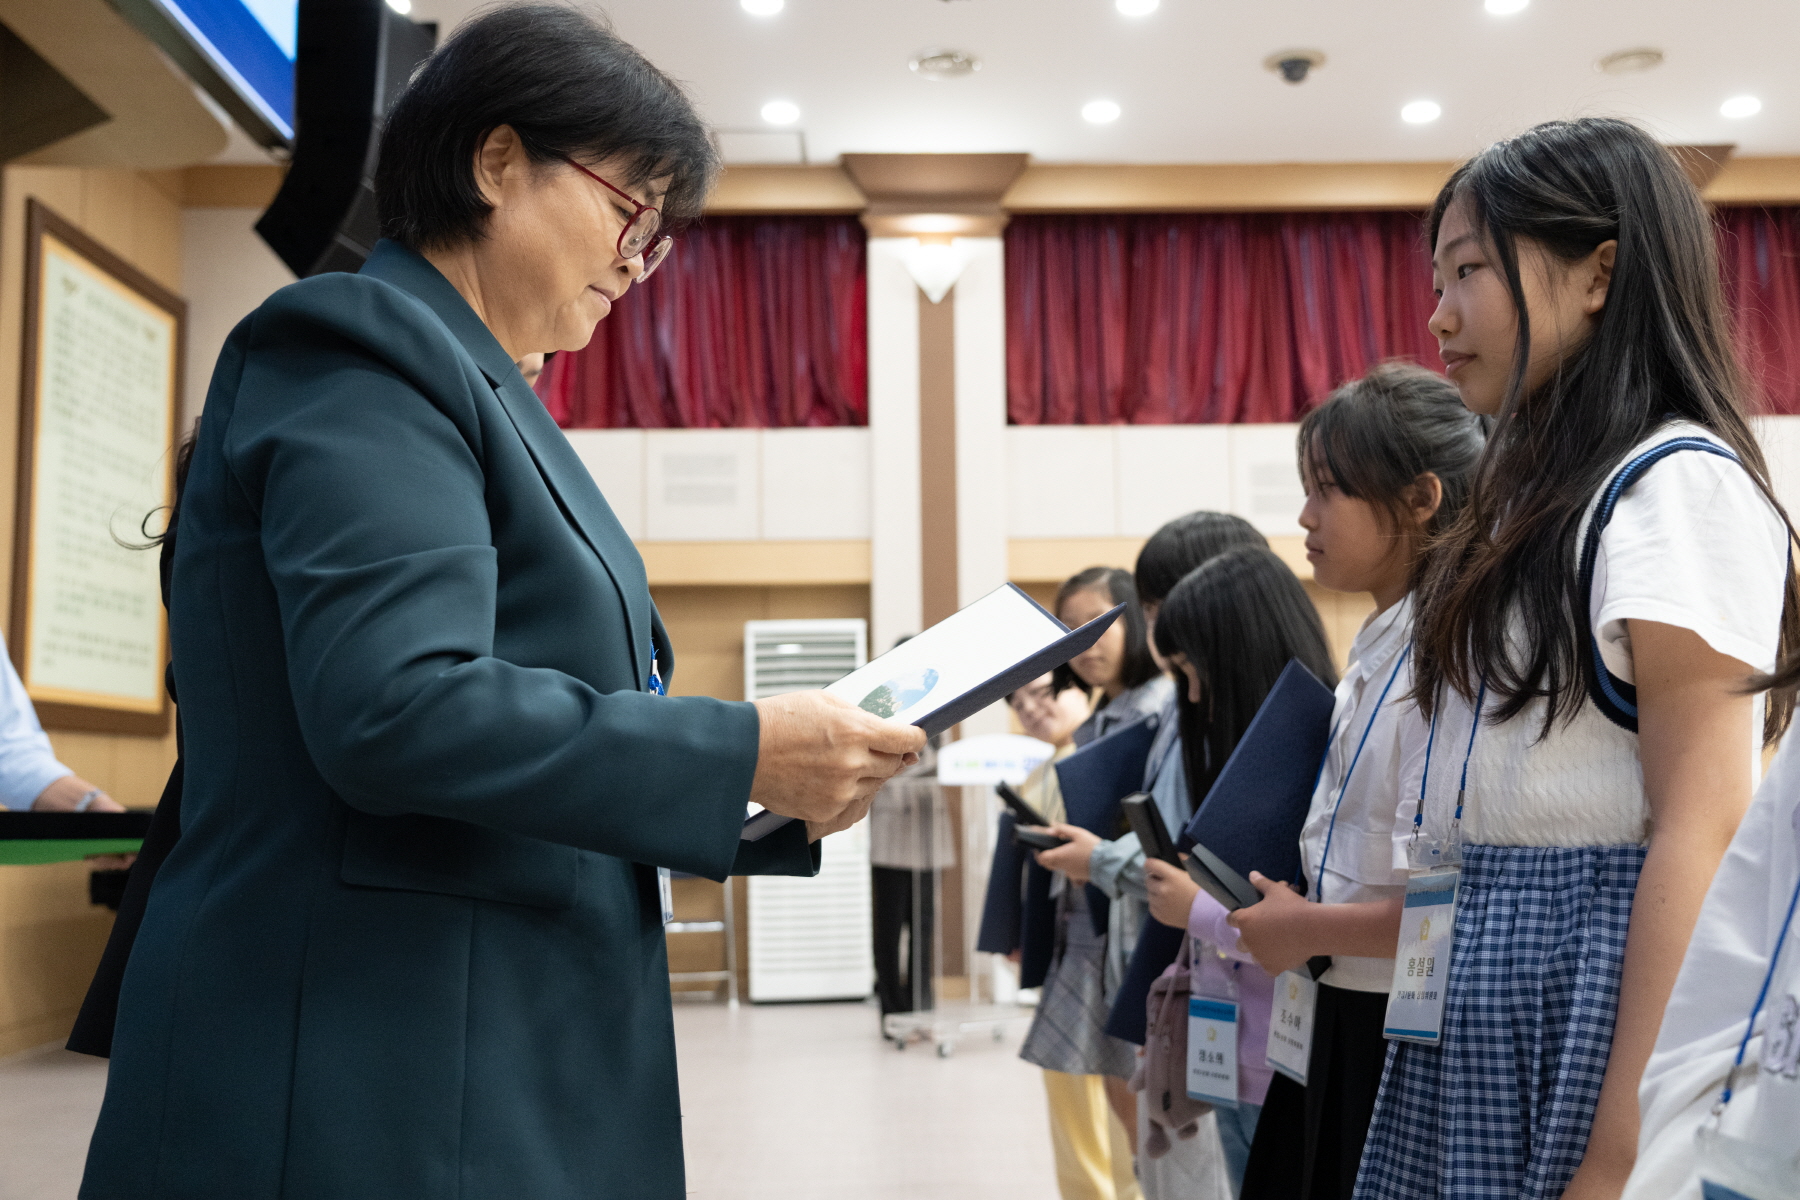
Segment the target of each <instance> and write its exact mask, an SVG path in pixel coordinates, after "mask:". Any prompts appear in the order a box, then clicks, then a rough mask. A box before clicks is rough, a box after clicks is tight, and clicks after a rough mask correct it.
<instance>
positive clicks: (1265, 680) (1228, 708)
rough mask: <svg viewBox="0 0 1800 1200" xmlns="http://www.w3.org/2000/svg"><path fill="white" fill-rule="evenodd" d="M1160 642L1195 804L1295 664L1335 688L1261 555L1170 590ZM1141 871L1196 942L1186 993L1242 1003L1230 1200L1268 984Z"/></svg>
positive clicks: (1299, 605)
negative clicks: (1173, 677)
mask: <svg viewBox="0 0 1800 1200" xmlns="http://www.w3.org/2000/svg"><path fill="white" fill-rule="evenodd" d="M1156 645H1157V649H1158V650H1160V651H1161V653H1162V655H1163V657H1164V658H1166V659H1168V660H1169V662H1170V663H1171V664H1173V665H1174V667H1175V669H1176V670H1177V671H1178V672H1179V675H1178V676H1177V678H1178V683H1177V687H1176V694H1177V695H1178V696H1179V697H1180V701H1179V705H1178V709H1177V713H1178V715H1177V722H1178V724H1179V726H1180V728H1181V753H1182V758H1183V765H1184V767H1185V770H1186V773H1187V781H1188V793H1189V796H1190V798H1191V800H1190V803H1191V806H1192V807H1198V806H1199V804H1200V802H1201V801H1202V800H1204V799H1205V797H1206V794H1207V792H1209V791H1210V790H1212V785H1213V781H1214V780H1215V779H1217V778H1218V774H1219V771H1220V770H1221V769H1223V768H1224V766H1225V761H1226V760H1227V759H1229V758H1230V757H1231V752H1232V751H1233V750H1234V749H1236V748H1237V744H1238V742H1239V741H1240V740H1241V739H1242V738H1243V736H1244V731H1245V730H1247V729H1248V728H1249V727H1250V722H1251V720H1252V719H1254V718H1255V716H1256V711H1257V709H1259V708H1261V707H1262V702H1263V700H1264V699H1265V698H1266V697H1267V696H1268V694H1269V689H1270V688H1272V687H1274V686H1275V680H1276V679H1277V678H1279V677H1280V675H1281V672H1282V671H1283V670H1285V669H1286V668H1287V665H1288V663H1289V662H1290V661H1293V660H1295V659H1298V660H1299V661H1300V663H1301V665H1303V666H1304V667H1306V669H1307V670H1309V671H1311V672H1312V673H1313V674H1314V675H1316V676H1318V677H1319V679H1321V680H1322V681H1324V682H1325V683H1326V684H1328V685H1329V684H1332V683H1335V682H1336V680H1337V673H1336V672H1335V671H1334V670H1333V669H1332V665H1331V653H1330V651H1329V650H1328V649H1327V647H1326V643H1325V627H1324V626H1323V624H1321V623H1320V621H1319V613H1318V610H1317V609H1316V608H1314V607H1313V603H1312V601H1311V600H1310V599H1308V598H1307V595H1306V589H1305V588H1303V587H1301V586H1300V581H1299V580H1298V579H1297V578H1295V576H1294V573H1293V571H1291V570H1290V569H1289V568H1288V566H1287V564H1285V563H1283V562H1282V561H1281V559H1279V558H1277V557H1276V556H1275V554H1274V553H1273V552H1271V551H1269V550H1267V549H1263V548H1260V547H1244V548H1241V549H1236V550H1229V551H1227V552H1225V553H1224V554H1221V555H1219V556H1218V557H1217V558H1214V559H1212V560H1211V561H1209V562H1208V563H1206V564H1205V565H1204V566H1202V567H1199V568H1197V569H1195V570H1194V571H1193V572H1191V573H1190V574H1188V575H1187V576H1186V577H1185V578H1183V579H1182V581H1181V582H1180V583H1178V584H1176V585H1175V589H1174V590H1173V591H1172V592H1170V593H1169V596H1168V599H1167V600H1165V601H1164V602H1163V604H1162V608H1161V610H1160V611H1159V612H1158V613H1157V618H1156ZM1144 872H1145V876H1146V885H1147V887H1148V891H1149V897H1150V913H1151V915H1152V916H1153V917H1155V918H1156V919H1157V920H1158V921H1161V922H1162V923H1163V924H1165V925H1172V926H1175V927H1177V928H1185V929H1186V930H1187V931H1188V933H1189V934H1190V935H1191V936H1192V937H1193V938H1194V939H1195V945H1194V947H1193V952H1192V962H1193V968H1192V970H1193V979H1192V989H1193V990H1192V994H1193V995H1195V996H1198V997H1206V998H1212V999H1219V1000H1225V1001H1229V1002H1232V1003H1235V1004H1236V1005H1237V1011H1238V1022H1237V1028H1238V1046H1237V1072H1238V1103H1237V1105H1236V1106H1235V1107H1230V1106H1224V1105H1221V1106H1219V1107H1218V1108H1217V1110H1216V1112H1217V1119H1218V1126H1219V1140H1220V1143H1221V1144H1222V1146H1223V1147H1224V1151H1225V1163H1226V1170H1227V1173H1228V1174H1229V1176H1230V1181H1231V1187H1232V1191H1233V1193H1234V1194H1235V1193H1236V1191H1237V1188H1238V1186H1239V1185H1240V1184H1241V1183H1242V1181H1243V1176H1244V1164H1245V1161H1246V1159H1247V1158H1248V1156H1249V1153H1250V1143H1251V1140H1252V1139H1253V1138H1254V1137H1255V1135H1256V1122H1257V1117H1258V1114H1259V1113H1260V1112H1261V1109H1262V1103H1263V1096H1264V1093H1265V1092H1267V1091H1268V1087H1269V1074H1270V1072H1269V1067H1268V1063H1267V1060H1266V1058H1265V1055H1264V1051H1265V1049H1266V1047H1267V1045H1268V1039H1269V1004H1270V1000H1271V998H1272V996H1273V989H1274V984H1275V980H1274V977H1273V976H1271V975H1269V974H1268V973H1267V972H1265V971H1263V969H1262V968H1261V967H1259V966H1257V965H1256V961H1255V959H1253V958H1252V957H1251V955H1250V952H1249V951H1248V950H1246V949H1244V948H1243V946H1242V944H1241V943H1240V942H1239V939H1238V933H1237V930H1235V929H1233V928H1231V927H1230V926H1229V925H1228V924H1226V920H1225V919H1226V916H1227V915H1228V914H1227V913H1226V910H1225V908H1224V907H1223V906H1222V905H1221V904H1219V902H1218V901H1216V900H1214V899H1213V898H1212V897H1211V896H1209V895H1207V894H1206V893H1204V892H1202V891H1201V890H1200V889H1199V887H1198V886H1196V885H1195V884H1194V883H1193V881H1192V880H1190V879H1189V878H1188V877H1187V875H1186V873H1185V872H1182V871H1180V870H1178V869H1176V868H1173V867H1170V866H1168V864H1166V863H1161V862H1146V863H1145V864H1144Z"/></svg>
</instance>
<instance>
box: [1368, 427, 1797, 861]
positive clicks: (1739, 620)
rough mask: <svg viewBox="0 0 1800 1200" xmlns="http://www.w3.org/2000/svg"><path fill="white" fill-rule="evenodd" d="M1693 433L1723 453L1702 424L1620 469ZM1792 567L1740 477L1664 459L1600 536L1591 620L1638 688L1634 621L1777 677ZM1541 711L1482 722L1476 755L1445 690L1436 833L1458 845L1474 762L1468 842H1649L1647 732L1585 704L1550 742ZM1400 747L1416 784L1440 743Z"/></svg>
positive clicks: (1675, 433)
mask: <svg viewBox="0 0 1800 1200" xmlns="http://www.w3.org/2000/svg"><path fill="white" fill-rule="evenodd" d="M1695 436H1698V437H1706V438H1708V439H1709V440H1711V441H1714V442H1718V439H1717V438H1714V437H1712V435H1711V434H1709V433H1707V432H1706V431H1704V430H1703V429H1701V428H1700V427H1699V426H1697V425H1692V424H1688V423H1685V422H1681V423H1675V424H1670V425H1666V426H1664V427H1663V428H1661V429H1659V430H1658V431H1657V432H1656V433H1655V434H1654V435H1653V436H1652V437H1649V438H1646V439H1645V440H1644V441H1643V442H1640V443H1639V444H1638V445H1637V446H1635V447H1633V448H1632V450H1631V451H1630V452H1629V453H1628V454H1627V455H1626V456H1625V458H1624V459H1621V460H1620V462H1619V464H1618V466H1623V465H1624V463H1625V462H1626V461H1629V460H1630V459H1632V458H1635V457H1637V456H1638V455H1639V454H1640V453H1642V452H1643V451H1645V450H1647V449H1649V448H1650V447H1652V446H1654V445H1657V444H1659V443H1661V442H1664V441H1667V440H1669V439H1671V438H1676V437H1695ZM1719 444H1721V445H1722V444H1723V443H1719ZM1616 470H1617V467H1615V471H1616ZM1609 478H1610V475H1609ZM1597 499H1598V498H1596V503H1597ZM1594 507H1595V505H1594V504H1590V506H1589V515H1590V517H1591V515H1592V512H1593V509H1594ZM1585 529H1586V522H1585V521H1584V522H1583V530H1584V531H1585ZM1579 544H1580V543H1579V541H1577V546H1579ZM1787 561H1788V560H1787V527H1786V526H1785V525H1784V524H1783V523H1782V520H1781V517H1780V515H1779V514H1778V513H1776V511H1775V508H1774V506H1773V505H1772V504H1770V503H1769V501H1768V499H1767V498H1766V497H1765V496H1764V495H1763V494H1762V491H1761V489H1759V488H1758V487H1757V486H1756V483H1755V481H1754V480H1752V479H1751V478H1750V475H1749V473H1748V472H1747V471H1745V470H1744V468H1743V467H1741V466H1739V465H1738V464H1737V463H1735V462H1733V461H1732V460H1730V459H1728V458H1723V457H1720V456H1719V455H1716V454H1709V453H1706V452H1705V451H1700V450H1683V451H1679V452H1677V453H1674V454H1671V455H1669V456H1668V457H1666V458H1664V459H1662V460H1661V461H1660V462H1658V463H1656V464H1655V465H1654V466H1652V467H1651V468H1650V469H1649V470H1648V471H1647V472H1646V473H1645V474H1644V475H1643V476H1641V477H1640V478H1639V479H1638V481H1637V482H1636V483H1635V484H1633V485H1632V486H1631V487H1629V488H1627V489H1626V490H1625V491H1624V493H1622V494H1621V496H1620V498H1619V502H1618V504H1617V505H1616V507H1615V508H1614V510H1613V518H1612V521H1611V523H1610V524H1608V525H1607V527H1606V528H1605V530H1604V531H1602V533H1601V535H1600V553H1599V557H1598V558H1597V560H1596V565H1595V570H1594V589H1593V596H1592V603H1591V607H1590V616H1591V619H1592V629H1593V632H1594V636H1595V637H1596V638H1598V639H1599V641H1600V646H1601V655H1602V657H1603V659H1604V660H1605V662H1606V664H1607V666H1608V668H1609V669H1610V670H1611V671H1612V673H1613V674H1615V675H1617V676H1619V677H1620V678H1621V679H1624V680H1627V681H1630V680H1632V678H1633V674H1632V664H1631V640H1630V636H1629V634H1628V633H1627V632H1626V628H1627V627H1626V625H1625V622H1626V621H1627V620H1628V619H1633V618H1635V619H1639V620H1647V621H1658V622H1661V623H1663V624H1667V625H1674V626H1678V627H1680V628H1683V629H1691V630H1693V631H1694V632H1695V633H1698V634H1699V635H1700V636H1701V637H1702V638H1704V639H1705V641H1706V643H1707V644H1708V645H1709V646H1711V647H1712V648H1713V649H1715V650H1717V651H1719V652H1720V653H1722V654H1727V655H1730V656H1731V657H1733V658H1736V659H1739V660H1740V661H1742V662H1744V663H1746V664H1747V665H1748V666H1749V667H1750V668H1751V669H1752V670H1755V671H1771V670H1773V669H1774V667H1775V657H1776V652H1777V647H1778V644H1779V641H1780V633H1781V608H1782V600H1783V588H1784V583H1785V579H1786V572H1787ZM1492 706H1493V702H1492V701H1491V700H1490V701H1489V703H1488V707H1489V708H1490V709H1491V708H1492ZM1758 708H1759V714H1758V716H1757V717H1756V718H1755V719H1754V720H1753V721H1752V723H1751V726H1752V727H1750V728H1746V729H1745V731H1744V738H1745V749H1746V752H1747V753H1750V754H1752V755H1753V756H1756V755H1759V754H1760V749H1761V743H1762V720H1761V717H1760V705H1759V706H1758ZM1543 714H1544V705H1543V703H1542V702H1541V701H1539V702H1535V703H1533V704H1531V705H1528V706H1527V707H1526V708H1525V710H1524V711H1523V712H1522V713H1520V714H1519V715H1518V716H1517V717H1515V718H1513V719H1512V720H1511V721H1508V722H1506V723H1505V724H1503V725H1493V724H1487V723H1484V724H1483V725H1482V726H1481V728H1480V729H1479V731H1477V732H1476V735H1475V738H1474V741H1473V744H1472V748H1471V742H1470V731H1471V725H1472V723H1473V720H1474V707H1473V704H1472V701H1471V699H1469V698H1465V697H1463V696H1459V695H1457V694H1456V693H1455V692H1453V691H1452V692H1447V694H1446V696H1445V697H1444V700H1443V703H1442V704H1440V705H1439V716H1438V722H1437V734H1436V739H1435V746H1436V751H1435V752H1434V753H1433V754H1432V757H1431V762H1430V767H1431V770H1430V778H1429V780H1428V781H1427V786H1426V789H1425V796H1426V798H1425V829H1424V831H1425V834H1426V836H1428V837H1429V836H1437V837H1444V836H1448V834H1449V831H1450V822H1451V815H1452V813H1453V812H1454V810H1455V807H1456V793H1457V789H1458V785H1459V783H1460V781H1461V775H1462V768H1463V762H1464V759H1465V755H1466V756H1467V760H1468V764H1469V765H1468V792H1467V795H1466V803H1465V808H1464V812H1463V824H1462V840H1463V842H1465V843H1468V844H1476V845H1499V846H1612V845H1635V844H1642V843H1643V842H1644V841H1645V839H1646V837H1647V836H1648V831H1649V819H1650V810H1649V803H1648V801H1647V799H1646V798H1645V795H1644V779H1643V766H1642V763H1641V762H1640V760H1639V758H1638V745H1637V735H1635V734H1633V733H1630V732H1628V731H1626V730H1623V729H1620V728H1619V727H1618V726H1616V725H1614V724H1613V723H1612V722H1611V721H1609V720H1607V719H1606V717H1604V716H1603V715H1601V713H1600V712H1599V710H1598V709H1596V708H1595V707H1594V705H1593V704H1592V703H1585V702H1584V703H1583V704H1582V706H1581V708H1580V710H1579V711H1578V712H1577V714H1576V716H1575V719H1574V720H1573V721H1572V722H1570V723H1568V724H1566V725H1565V724H1562V723H1560V722H1559V723H1558V724H1556V725H1555V726H1553V727H1552V728H1551V730H1550V733H1549V736H1547V737H1545V738H1543V739H1542V740H1539V737H1538V735H1539V733H1540V731H1541V730H1542V727H1543ZM1403 740H1404V742H1405V743H1406V751H1405V753H1406V758H1407V767H1406V769H1407V770H1409V771H1411V772H1412V774H1411V778H1412V779H1414V780H1417V779H1418V778H1419V776H1418V774H1417V772H1418V771H1420V770H1422V769H1423V764H1424V757H1425V752H1426V746H1427V744H1428V741H1429V740H1430V739H1429V737H1428V731H1427V728H1426V726H1425V723H1424V722H1423V721H1416V722H1413V723H1412V724H1411V727H1410V728H1409V729H1408V730H1406V731H1405V733H1404V734H1403ZM1414 786H1416V785H1414ZM1413 794H1414V796H1416V795H1417V792H1416V791H1415V792H1414V793H1413ZM1410 817H1411V814H1410V812H1409V813H1408V814H1407V819H1408V820H1410Z"/></svg>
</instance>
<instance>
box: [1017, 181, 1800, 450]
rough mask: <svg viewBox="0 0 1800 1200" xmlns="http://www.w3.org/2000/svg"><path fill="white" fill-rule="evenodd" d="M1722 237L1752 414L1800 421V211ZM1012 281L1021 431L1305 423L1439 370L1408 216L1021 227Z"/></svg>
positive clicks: (1747, 221)
mask: <svg viewBox="0 0 1800 1200" xmlns="http://www.w3.org/2000/svg"><path fill="white" fill-rule="evenodd" d="M1718 226H1719V247H1720V257H1721V260H1722V266H1723V274H1724V281H1725V293H1726V300H1727V303H1728V305H1729V306H1730V308H1731V309H1732V310H1733V312H1734V313H1735V317H1736V322H1737V338H1738V347H1739V351H1740V353H1741V354H1742V356H1743V361H1744V363H1745V366H1746V367H1747V368H1748V370H1749V373H1750V376H1751V379H1752V382H1753V383H1754V384H1755V385H1756V389H1757V392H1758V397H1757V407H1759V408H1760V410H1761V411H1765V412H1771V413H1792V414H1800V209H1796V208H1777V209H1766V208H1725V209H1720V210H1719V212H1718ZM1006 270H1007V403H1008V410H1009V413H1010V415H1011V418H1012V421H1013V423H1014V424H1019V425H1103V424H1111V423H1125V424H1137V425H1159V424H1167V423H1171V422H1182V423H1209V424H1210V423H1230V422H1258V421H1295V420H1298V419H1299V418H1300V416H1301V414H1302V413H1304V412H1305V411H1306V410H1307V409H1308V408H1310V407H1311V406H1312V405H1313V404H1316V403H1317V402H1318V401H1320V400H1322V399H1324V397H1325V396H1326V394H1327V393H1329V392H1330V391H1331V389H1332V388H1333V387H1335V386H1337V385H1338V384H1339V383H1342V382H1343V381H1344V380H1346V379H1349V378H1352V377H1354V376H1356V375H1359V374H1361V373H1362V372H1363V371H1365V370H1367V369H1368V367H1369V366H1370V365H1371V364H1373V363H1375V362H1378V361H1379V360H1381V359H1384V358H1411V359H1414V360H1416V361H1419V362H1421V363H1424V364H1425V365H1427V366H1430V367H1432V368H1434V369H1435V368H1437V366H1438V356H1437V343H1436V341H1435V340H1434V339H1433V338H1432V337H1431V335H1430V334H1429V332H1428V331H1427V330H1426V321H1427V319H1428V318H1429V317H1430V315H1431V309H1432V307H1433V300H1432V296H1431V267H1430V262H1429V260H1428V257H1427V255H1426V252H1425V245H1424V233H1423V228H1422V225H1421V222H1420V218H1419V217H1418V216H1417V215H1416V214H1413V213H1394V212H1373V213H1274V214H1260V215H1237V214H1217V215H1215V214H1196V215H1168V214H1156V215H1143V216H1046V217H1039V216H1021V217H1015V218H1014V219H1013V221H1012V223H1011V224H1010V225H1008V226H1007V231H1006Z"/></svg>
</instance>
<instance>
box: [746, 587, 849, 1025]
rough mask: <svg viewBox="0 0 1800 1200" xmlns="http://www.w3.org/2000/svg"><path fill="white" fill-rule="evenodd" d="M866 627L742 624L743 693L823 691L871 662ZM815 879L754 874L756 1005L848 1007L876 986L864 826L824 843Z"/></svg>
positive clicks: (753, 989)
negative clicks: (830, 1003) (829, 1003)
mask: <svg viewBox="0 0 1800 1200" xmlns="http://www.w3.org/2000/svg"><path fill="white" fill-rule="evenodd" d="M868 644H869V630H868V622H866V621H863V620H861V619H856V620H819V621H746V622H744V695H745V696H746V697H747V698H749V699H752V700H762V699H765V698H766V697H769V696H779V695H781V694H782V693H783V692H797V691H804V690H807V689H810V688H822V687H824V686H826V685H827V684H830V683H834V682H836V681H837V680H839V679H841V678H843V677H844V676H845V675H848V674H849V673H850V672H852V671H854V670H856V668H858V667H860V666H862V665H863V663H865V662H866V661H868ZM820 850H821V854H820V860H821V861H820V866H819V873H818V874H817V875H816V876H814V877H813V878H811V879H795V878H790V877H781V876H773V875H753V876H751V877H750V879H749V881H748V883H749V900H750V905H749V907H750V911H749V916H748V921H749V942H750V947H749V948H750V999H751V1000H752V1001H768V1000H844V999H854V998H857V997H862V996H867V995H868V994H869V992H870V990H871V989H872V988H873V986H874V981H875V957H874V937H873V933H872V930H871V928H870V920H871V914H870V908H869V829H868V824H867V823H866V822H864V823H862V824H858V825H856V826H854V827H853V828H850V829H846V830H845V831H844V832H842V833H835V834H833V835H831V836H830V837H828V838H826V839H825V841H824V843H823V844H822V846H821V847H820Z"/></svg>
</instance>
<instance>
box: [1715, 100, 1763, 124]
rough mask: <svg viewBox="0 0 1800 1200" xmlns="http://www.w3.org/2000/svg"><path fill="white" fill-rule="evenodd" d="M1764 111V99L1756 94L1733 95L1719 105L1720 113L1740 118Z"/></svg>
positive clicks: (1732, 117)
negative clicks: (1760, 98) (1759, 98)
mask: <svg viewBox="0 0 1800 1200" xmlns="http://www.w3.org/2000/svg"><path fill="white" fill-rule="evenodd" d="M1761 111H1762V101H1761V100H1758V99H1757V98H1756V97H1755V96H1733V97H1732V98H1731V99H1729V100H1727V101H1726V102H1725V103H1723V104H1721V105H1719V115H1720V116H1721V117H1730V118H1731V119H1732V120H1734V121H1735V120H1739V119H1741V118H1743V117H1754V116H1755V115H1756V114H1757V113H1759V112H1761Z"/></svg>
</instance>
